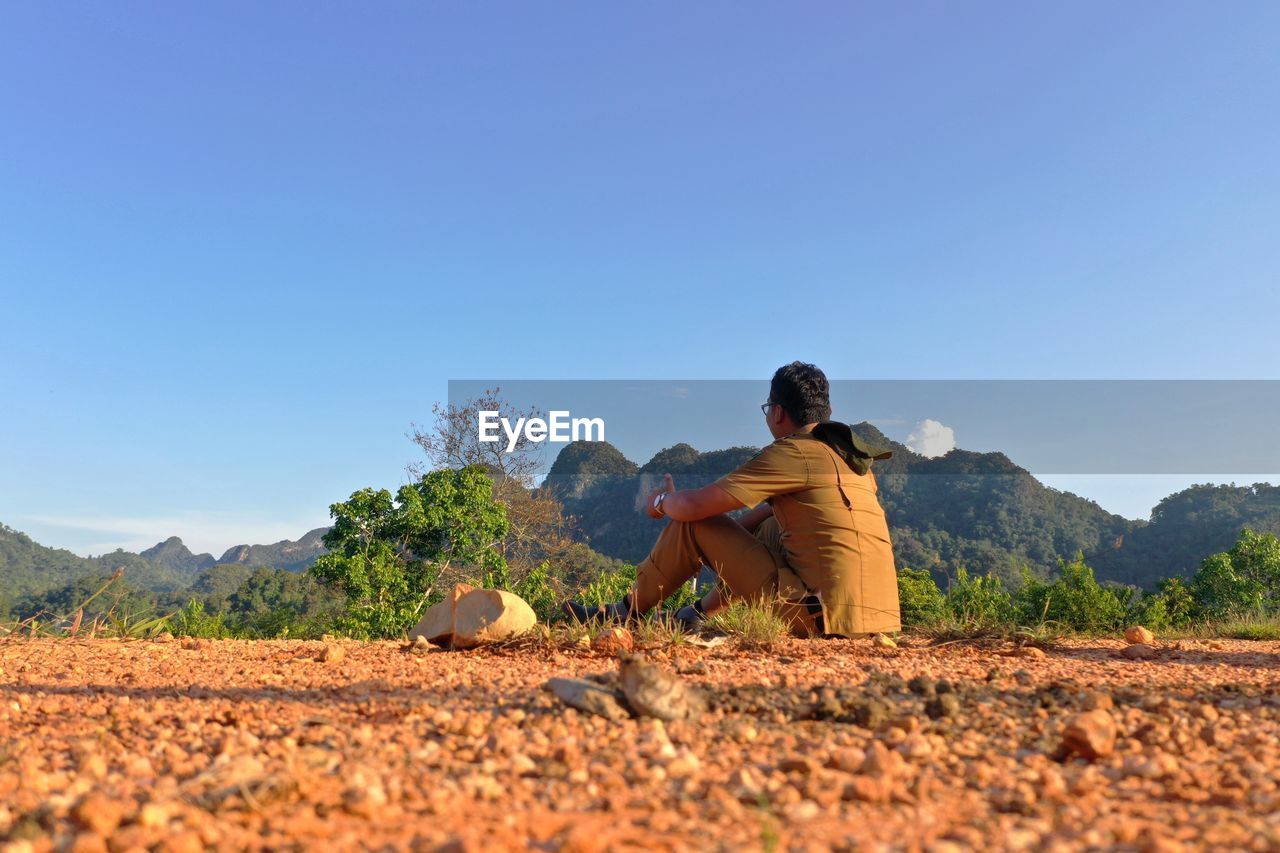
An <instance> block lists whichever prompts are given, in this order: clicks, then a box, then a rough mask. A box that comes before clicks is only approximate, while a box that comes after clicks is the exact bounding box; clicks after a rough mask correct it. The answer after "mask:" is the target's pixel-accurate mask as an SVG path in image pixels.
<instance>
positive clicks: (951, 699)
mask: <svg viewBox="0 0 1280 853" xmlns="http://www.w3.org/2000/svg"><path fill="white" fill-rule="evenodd" d="M924 712H925V713H926V714H928V715H929V719H931V720H940V719H942V718H943V717H956V716H959V714H960V698H959V697H958V696H956V694H954V693H941V694H939V695H937V696H935V697H933V698H932V699H930V700H929V701H928V702H926V703H925V705H924Z"/></svg>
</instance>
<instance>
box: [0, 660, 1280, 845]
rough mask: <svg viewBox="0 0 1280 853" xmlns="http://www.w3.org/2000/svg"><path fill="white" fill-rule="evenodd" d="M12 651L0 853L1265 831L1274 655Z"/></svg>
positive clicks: (0, 691)
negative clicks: (622, 668) (679, 705)
mask: <svg viewBox="0 0 1280 853" xmlns="http://www.w3.org/2000/svg"><path fill="white" fill-rule="evenodd" d="M1124 647H1125V643H1124V642H1123V641H1120V640H1116V641H1114V642H1109V641H1071V642H1065V643H1062V644H1060V645H1058V646H1056V647H1054V648H1051V649H1048V650H1047V651H1045V652H1043V653H1041V652H1040V650H1035V649H1023V650H1021V651H1020V652H1017V653H1015V652H1013V651H1012V649H1011V648H1010V647H1009V646H1008V645H1004V646H988V647H982V646H977V645H973V644H965V643H955V644H949V645H941V646H936V647H930V646H928V645H926V644H925V643H924V642H923V641H921V640H911V639H907V640H905V641H903V642H902V643H901V647H900V648H897V649H891V648H883V647H880V646H877V645H876V644H874V643H872V642H871V641H867V640H863V641H834V640H833V641H798V640H797V641H787V642H785V643H784V644H783V645H781V646H779V647H775V648H774V649H773V650H772V651H769V652H752V651H746V650H741V649H735V648H733V647H732V644H726V645H723V646H720V647H717V648H714V649H701V648H695V647H690V646H687V645H685V646H680V645H677V646H672V647H667V648H665V649H660V650H654V651H650V652H649V654H648V658H649V661H651V662H657V663H659V664H661V665H662V666H664V667H666V668H667V669H668V670H670V671H672V672H675V673H677V674H678V675H679V676H680V678H681V679H682V680H683V681H685V682H687V683H688V684H689V685H690V686H693V687H697V688H700V690H699V695H700V696H702V697H703V698H704V699H705V704H704V705H700V706H699V707H700V708H701V710H699V712H698V713H697V714H696V715H695V718H693V719H678V720H673V721H669V722H665V723H664V722H660V721H658V720H656V719H652V718H638V719H636V718H632V717H630V716H625V717H623V718H621V719H606V718H605V717H601V716H596V715H593V714H589V713H586V712H583V711H577V710H573V709H571V708H568V707H567V706H565V705H564V704H563V703H562V702H561V701H560V700H559V699H558V698H556V696H555V695H553V694H552V693H551V692H550V691H548V690H546V689H544V685H545V684H546V682H547V681H548V680H549V679H551V678H586V679H591V680H594V681H596V682H598V683H600V684H602V685H603V686H604V687H606V688H607V689H612V687H613V686H615V685H617V669H618V667H617V663H616V662H615V660H614V659H612V658H610V657H608V656H605V655H603V654H599V653H593V652H592V651H590V650H588V649H577V648H575V649H555V648H551V647H548V646H539V647H525V648H510V649H488V650H483V649H482V650H476V651H469V652H443V651H435V650H426V649H424V648H422V647H421V646H419V647H418V648H416V649H412V648H411V649H409V650H402V649H401V648H400V646H399V645H398V644H392V643H375V644H359V643H348V642H345V641H339V642H332V643H328V644H322V643H304V642H296V641H295V642H287V641H276V642H244V641H221V642H209V641H199V642H193V641H190V640H188V641H178V640H169V641H118V640H95V641H75V640H31V641H26V640H7V641H4V642H0V839H2V840H0V847H2V848H3V849H6V850H14V851H18V850H50V849H53V850H75V851H101V850H112V851H123V850H142V849H159V850H165V851H196V850H202V849H207V848H214V849H225V850H240V849H271V850H280V849H285V850H287V849H315V850H331V849H388V848H390V849H404V848H411V849H428V850H429V849H436V848H439V847H444V848H446V849H453V850H494V849H497V850H501V849H525V848H529V847H532V848H535V849H541V850H575V851H589V850H606V849H607V850H625V849H632V848H645V849H653V848H656V849H719V850H744V849H745V850H750V849H788V850H791V849H794V850H825V849H867V850H934V851H952V850H964V849H1011V850H1077V849H1083V848H1117V847H1118V848H1121V849H1132V850H1160V851H1166V850H1169V851H1172V850H1180V849H1187V848H1201V847H1202V848H1208V847H1213V848H1224V849H1253V850H1276V849H1280V789H1278V787H1277V778H1278V777H1280V644H1277V643H1254V642H1225V641H1184V642H1182V643H1177V644H1173V645H1172V646H1171V645H1168V644H1163V645H1162V644H1159V643H1156V644H1155V645H1154V653H1153V654H1152V655H1151V656H1150V657H1140V658H1136V659H1130V658H1126V657H1122V656H1121V655H1120V650H1121V649H1122V648H1124Z"/></svg>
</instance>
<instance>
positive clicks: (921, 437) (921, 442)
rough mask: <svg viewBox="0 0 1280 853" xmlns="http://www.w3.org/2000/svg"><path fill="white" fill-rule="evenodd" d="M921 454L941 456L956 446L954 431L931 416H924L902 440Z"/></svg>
mask: <svg viewBox="0 0 1280 853" xmlns="http://www.w3.org/2000/svg"><path fill="white" fill-rule="evenodd" d="M903 444H905V445H906V446H907V447H910V448H911V449H912V450H914V451H915V452H916V453H919V454H920V455H921V456H929V457H933V456H942V455H943V454H944V453H946V452H947V451H949V450H954V449H955V446H956V433H955V430H953V429H952V428H951V427H949V426H947V425H946V424H944V423H941V422H940V421H935V420H933V419H932V418H925V419H924V420H922V421H920V422H919V423H917V424H916V428H915V429H914V430H912V432H911V434H910V435H908V436H907V440H906V441H905V442H903Z"/></svg>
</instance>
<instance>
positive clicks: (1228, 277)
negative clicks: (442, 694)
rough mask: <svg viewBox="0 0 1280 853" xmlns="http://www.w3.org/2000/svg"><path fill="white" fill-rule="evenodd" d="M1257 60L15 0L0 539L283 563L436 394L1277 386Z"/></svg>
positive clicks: (878, 28)
mask: <svg viewBox="0 0 1280 853" xmlns="http://www.w3.org/2000/svg"><path fill="white" fill-rule="evenodd" d="M1278 37H1280V5H1278V4H1276V3H1274V2H1270V0H1267V2H1253V3H1247V2H1240V3H1233V4H1230V5H1229V6H1220V5H1219V6H1214V5H1212V4H1206V3H1200V2H1194V3H1191V2H1173V3H1170V2H1132V3H1122V4H1117V3H1101V2H1093V3H1070V4H1067V3H1062V4H1045V3H1036V4H1028V3H1016V2H1007V3H979V4H955V3H928V4H925V3H906V4H897V3H895V4H884V3H849V2H840V3H813V4H805V5H804V6H803V10H802V11H801V10H800V7H797V6H795V5H794V4H783V3H774V4H767V5H766V4H758V3H742V2H732V3H730V2H725V3H711V2H707V3H694V4H689V3H671V4H664V3H647V4H622V3H573V4H560V3H500V4H499V3H469V4H457V3H454V4H442V3H422V2H413V3H403V4H396V3H389V2H387V3H376V4H356V3H341V4H339V3H310V2H308V3H284V2H278V3H267V4H263V3H230V2H223V3H216V4H202V5H201V4H171V3H111V4H89V3H27V4H8V5H7V6H6V7H5V9H4V11H3V13H0V80H2V81H3V82H2V83H0V405H2V406H3V408H2V410H0V411H2V414H0V521H3V522H5V523H7V524H9V525H10V526H13V527H17V528H19V529H23V530H26V531H28V532H30V533H32V534H33V535H35V536H36V538H37V539H38V540H40V541H43V542H46V543H49V544H56V545H63V546H67V547H71V548H73V549H74V550H78V551H81V552H85V551H94V552H98V551H101V550H104V549H105V548H107V547H114V546H115V545H117V544H122V545H125V546H126V547H136V546H138V545H140V544H141V545H145V544H149V543H150V542H154V541H156V540H157V539H160V538H163V537H164V536H167V535H170V534H171V533H178V534H180V535H182V536H183V537H184V538H185V539H186V540H187V541H188V542H189V544H191V545H193V546H195V547H198V548H201V549H213V550H215V551H219V552H220V551H221V549H223V548H225V547H228V546H230V545H232V544H236V543H238V542H246V541H269V540H272V539H278V538H283V537H285V536H289V537H293V536H296V535H298V534H299V533H301V532H302V531H303V530H305V529H306V528H308V527H310V526H314V525H318V524H321V523H324V522H325V520H326V518H327V511H326V507H327V505H328V504H329V503H330V502H332V501H334V500H339V499H342V498H344V497H345V496H346V495H347V494H349V493H350V492H351V491H352V490H353V489H356V488H359V487H361V486H365V485H372V484H377V485H388V486H394V485H396V484H397V483H399V482H401V480H402V478H403V466H404V464H405V463H406V462H409V461H412V460H413V459H415V448H414V447H413V446H412V445H411V444H410V443H409V442H408V441H407V439H406V438H405V433H406V431H407V430H408V428H409V424H410V423H411V422H413V421H418V422H422V421H426V420H429V418H430V409H431V403H432V402H433V401H434V400H438V399H443V398H444V397H445V395H446V393H447V388H446V382H447V380H448V379H450V378H473V377H480V378H483V377H489V376H493V377H524V378H548V379H555V378H617V377H629V378H690V379H701V378H761V379H763V378H766V377H767V376H768V375H769V374H770V373H771V372H772V370H773V369H774V368H775V367H776V366H777V365H778V364H780V363H782V362H784V361H789V360H791V359H793V358H797V357H798V358H803V359H807V360H812V361H815V362H817V363H818V364H820V365H821V366H823V367H824V369H825V370H826V371H827V372H828V374H829V375H831V376H832V377H833V378H845V379H856V378H1037V377H1043V378H1210V377H1222V378H1228V377H1236V378H1276V365H1277V364H1278V363H1280V343H1277V336H1276V334H1275V322H1276V316H1277V308H1280V288H1278V287H1277V273H1278V271H1280V241H1277V240H1276V224H1277V222H1280V157H1277V155H1276V152H1277V151H1280V59H1278V58H1277V53H1276V50H1275V45H1276V44H1277V43H1278ZM847 414H848V415H849V416H850V419H853V420H856V419H858V418H857V413H847ZM762 440H763V436H762ZM957 440H958V441H959V443H960V444H961V446H963V445H964V436H963V435H958V436H957ZM1015 461H1016V460H1015ZM1104 504H1105V501H1104Z"/></svg>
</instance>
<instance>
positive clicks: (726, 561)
mask: <svg viewBox="0 0 1280 853" xmlns="http://www.w3.org/2000/svg"><path fill="white" fill-rule="evenodd" d="M704 565H705V566H708V567H710V569H711V570H712V571H713V572H715V573H716V576H717V577H719V579H720V583H719V586H720V590H721V593H722V595H724V597H725V599H726V600H727V601H739V600H746V601H749V602H752V603H767V604H770V605H772V607H773V610H774V612H775V613H777V614H778V615H779V616H780V617H782V619H783V620H784V621H786V623H787V624H788V626H789V627H790V628H791V631H792V633H794V634H797V635H799V636H811V635H813V634H816V633H818V630H817V619H816V618H815V617H814V616H813V615H812V614H810V613H809V610H808V608H807V607H806V606H805V605H804V604H803V603H802V602H801V600H802V599H804V598H805V597H806V596H807V595H808V594H809V591H808V590H807V589H805V586H804V584H803V583H802V582H801V581H800V578H798V577H797V576H796V574H795V572H793V571H792V570H791V568H790V567H789V566H788V565H787V561H786V553H785V552H784V551H783V549H782V530H781V528H780V527H779V526H778V521H777V519H775V518H773V517H769V518H767V519H765V520H764V521H763V522H761V523H760V526H759V527H757V528H756V531H755V533H754V534H752V533H750V532H748V531H747V529H746V528H745V527H743V526H742V525H741V524H739V523H738V522H736V521H734V520H733V519H732V518H730V517H729V516H727V515H716V516H712V517H711V518H705V519H703V520H701V521H669V522H668V523H667V526H666V527H665V528H664V529H663V531H662V535H660V536H659V537H658V541H657V542H656V543H655V544H654V546H653V550H652V551H650V552H649V556H648V557H645V558H644V560H642V561H641V562H640V565H638V566H636V589H635V598H634V599H633V607H634V608H635V610H636V612H638V613H644V612H646V611H648V610H649V609H650V608H652V607H654V606H656V605H658V604H660V603H661V602H662V601H663V600H664V599H666V597H667V596H669V595H671V594H672V593H673V592H675V591H676V590H677V589H678V588H679V587H680V585H681V584H683V583H685V582H687V581H688V580H689V579H690V578H692V577H693V576H694V575H696V574H697V573H698V569H699V568H700V567H702V566H704Z"/></svg>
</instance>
